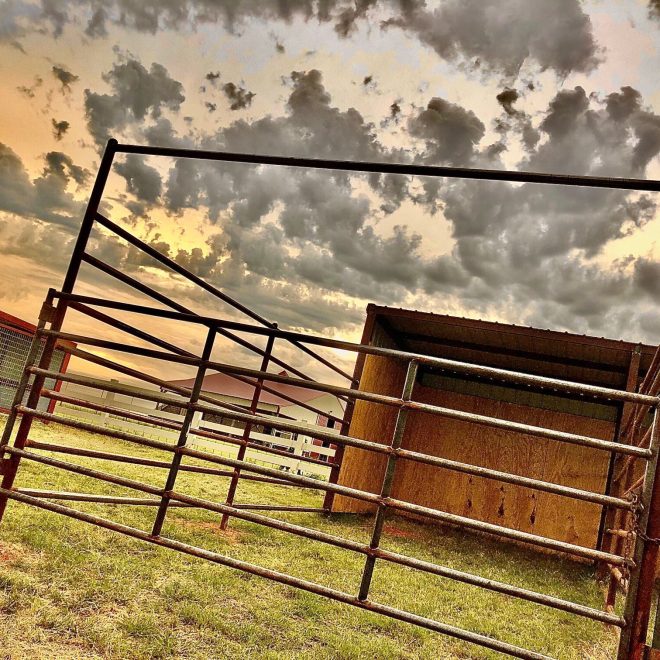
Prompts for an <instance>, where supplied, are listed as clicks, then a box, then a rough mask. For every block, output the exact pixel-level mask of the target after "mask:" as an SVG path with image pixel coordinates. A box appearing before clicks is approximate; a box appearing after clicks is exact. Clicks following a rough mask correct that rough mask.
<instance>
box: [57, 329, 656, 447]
mask: <svg viewBox="0 0 660 660" xmlns="http://www.w3.org/2000/svg"><path fill="white" fill-rule="evenodd" d="M47 332H48V334H50V336H56V337H66V338H67V340H68V341H78V342H79V343H90V344H92V345H94V346H102V347H105V348H112V349H113V350H117V351H121V350H123V351H125V352H127V353H134V354H138V355H143V356H146V357H152V358H154V359H159V360H165V361H172V362H177V361H181V362H183V363H185V364H197V365H199V364H202V363H203V364H204V366H206V367H207V368H209V369H214V370H217V371H224V370H233V371H237V372H241V373H243V372H250V373H251V374H259V377H260V378H263V379H264V380H270V381H277V382H287V383H295V384H298V385H300V382H301V381H299V380H297V379H295V378H289V377H286V376H279V375H274V374H270V373H268V372H266V371H263V372H262V371H257V370H253V369H245V368H240V367H232V365H227V364H225V363H222V362H215V361H213V360H209V361H202V360H201V359H200V358H195V359H192V358H187V357H183V356H171V355H170V354H169V353H163V352H162V351H157V350H155V349H147V348H141V347H134V346H124V345H123V344H120V343H118V342H110V341H106V340H97V339H94V338H91V337H84V336H82V335H72V334H69V333H63V332H50V331H47ZM69 338H75V339H69ZM66 350H67V352H70V353H71V354H73V355H75V354H76V351H79V350H80V349H77V348H68V349H66ZM152 379H153V377H152ZM161 382H163V383H164V382H165V381H161ZM314 389H317V390H319V391H326V392H331V393H336V392H337V391H338V390H340V391H341V392H342V393H343V394H344V396H346V397H349V398H352V399H361V400H364V401H371V402H373V403H381V404H384V405H388V406H393V407H396V408H400V409H407V410H416V411H419V412H424V413H430V414H435V415H441V416H443V417H448V418H450V419H458V420H461V421H465V422H471V423H473V424H483V425H485V426H491V427H494V428H500V429H505V430H508V431H515V432H518V433H524V434H527V435H534V436H537V437H542V438H548V439H550V440H558V441H560V442H568V443H571V444H576V445H581V446H585V447H593V448H595V449H602V450H604V451H610V452H617V453H620V454H630V455H631V456H640V457H643V458H648V457H650V455H651V453H650V451H649V450H648V449H644V448H642V447H636V446H634V445H627V444H623V443H618V442H612V441H610V440H601V439H599V438H593V437H590V436H584V435H579V434H576V433H568V432H566V431H555V430H553V429H548V428H546V427H541V426H532V425H529V424H523V423H520V422H512V421H509V420H505V419H500V418H499V417H488V416H485V415H478V414H476V413H471V412H466V411H462V410H456V409H454V408H443V407H441V406H435V405H431V404H428V403H420V402H417V401H404V400H403V399H400V398H397V397H392V396H386V395H383V394H374V393H371V392H365V391H362V390H354V389H350V388H342V387H338V386H334V385H325V384H321V383H315V384H314ZM200 399H202V397H201V396H200ZM209 399H210V400H211V401H212V402H213V403H214V404H216V405H224V404H222V403H221V402H220V403H218V402H217V401H216V400H214V399H213V398H212V397H208V396H207V397H204V398H203V400H204V401H209ZM235 408H236V406H232V408H231V410H228V411H227V412H226V413H223V414H224V415H225V416H226V417H229V418H230V419H235V420H240V421H246V422H252V421H255V420H254V415H251V414H250V413H245V412H242V410H239V411H237V412H234V409H235ZM199 409H200V410H201V409H202V407H199ZM287 424H288V423H287ZM270 426H273V427H274V428H280V429H283V430H294V431H296V432H298V431H299V430H300V427H298V428H294V427H295V426H296V425H295V423H294V422H292V423H291V424H288V427H287V426H286V425H285V424H284V423H282V422H273V423H271V424H270ZM315 434H316V433H315ZM318 436H319V437H323V435H322V433H319V434H318ZM336 437H337V438H345V437H346V436H336ZM339 441H340V440H338V442H339ZM345 444H348V443H345ZM375 451H378V450H375Z"/></svg>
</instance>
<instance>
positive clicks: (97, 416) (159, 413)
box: [56, 383, 338, 479]
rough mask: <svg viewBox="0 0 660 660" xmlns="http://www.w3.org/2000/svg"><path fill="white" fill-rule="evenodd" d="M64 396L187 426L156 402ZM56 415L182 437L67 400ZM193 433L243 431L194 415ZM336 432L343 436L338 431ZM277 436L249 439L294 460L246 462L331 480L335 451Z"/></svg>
mask: <svg viewBox="0 0 660 660" xmlns="http://www.w3.org/2000/svg"><path fill="white" fill-rule="evenodd" d="M61 393H62V394H66V395H67V396H70V397H72V398H76V399H82V400H83V401H87V402H89V403H94V404H99V405H104V406H111V407H113V408H119V409H121V410H126V411H128V412H134V413H140V414H143V415H149V416H150V417H154V418H156V419H165V420H168V421H175V422H182V421H183V415H180V414H177V413H173V412H167V411H164V410H158V408H157V404H156V403H155V402H152V401H147V400H145V399H143V398H141V397H139V396H126V395H124V394H116V393H114V392H108V391H107V390H98V389H94V388H90V387H85V386H83V385H77V384H74V383H62V389H61ZM56 413H57V414H59V415H62V416H64V417H69V418H72V419H77V420H81V421H85V422H89V423H92V424H94V425H96V426H100V427H103V428H107V429H113V430H117V431H124V432H127V433H132V434H134V435H141V436H144V437H149V438H154V439H157V440H164V441H176V440H177V439H178V437H179V432H178V431H175V430H172V429H166V428H161V427H158V426H151V425H149V424H146V423H142V422H138V421H134V420H131V419H126V418H125V417H122V416H121V415H120V414H119V413H117V414H113V413H108V412H100V411H96V410H91V409H89V408H84V407H82V406H75V405H72V404H70V403H68V402H63V401H59V402H58V403H57V408H56ZM219 414H220V413H219ZM265 421H267V418H265ZM298 423H299V424H305V425H306V426H307V427H308V428H309V430H310V434H313V432H314V429H315V428H318V427H317V426H315V425H313V424H309V423H308V422H303V421H299V422H298ZM192 428H193V429H206V430H209V431H216V432H218V433H222V434H223V435H229V436H232V437H236V438H241V437H242V435H243V429H241V428H237V427H234V426H229V425H226V424H218V423H216V422H211V421H208V420H205V419H202V413H200V412H197V413H195V415H194V417H193V422H192ZM323 430H324V431H331V432H332V431H333V430H332V429H328V428H323ZM334 432H336V433H338V431H337V430H335V431H334ZM274 433H278V435H270V434H267V433H259V432H257V431H252V432H251V433H250V440H251V441H253V442H258V443H260V444H264V445H265V446H268V447H274V448H276V449H280V450H283V451H287V452H289V453H290V454H291V457H290V458H289V457H288V456H278V455H275V454H269V453H266V452H263V451H259V450H258V449H253V448H249V449H248V450H247V453H246V460H248V461H251V462H254V463H258V464H261V465H266V466H268V467H276V468H278V469H281V470H284V471H287V472H289V471H290V472H294V473H297V474H305V475H309V476H315V477H320V478H322V479H327V478H328V477H329V476H330V467H329V465H330V464H331V463H332V460H333V458H334V455H335V450H334V449H333V448H331V447H323V446H321V445H315V444H314V438H313V435H302V434H297V433H296V434H291V433H281V434H279V433H280V432H275V431H274ZM188 446H190V447H195V448H198V449H203V450H204V451H209V452H212V453H215V454H220V455H222V456H226V457H228V458H236V456H237V454H238V450H239V447H238V446H237V445H233V444H229V443H227V442H222V441H221V440H214V439H212V438H204V437H200V436H198V435H193V434H191V435H190V436H189V438H188ZM303 456H313V457H314V458H319V459H320V460H325V461H327V462H328V466H327V467H326V466H325V465H316V464H314V463H309V462H307V461H304V460H301V458H300V457H303Z"/></svg>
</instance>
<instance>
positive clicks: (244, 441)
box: [220, 323, 277, 530]
mask: <svg viewBox="0 0 660 660" xmlns="http://www.w3.org/2000/svg"><path fill="white" fill-rule="evenodd" d="M273 326H274V327H273V329H275V330H277V323H274V324H273ZM274 343H275V336H274V335H268V341H267V343H266V349H265V351H264V355H263V358H262V360H261V367H260V369H259V371H266V369H268V363H269V362H270V357H271V355H272V353H273V344H274ZM263 384H264V379H263V378H261V377H260V378H258V379H257V382H256V384H255V386H254V394H253V395H252V402H251V404H250V414H251V415H256V414H257V411H258V409H259V399H260V398H261V388H262V387H263ZM250 433H252V422H248V423H247V424H246V425H245V428H244V429H243V436H242V438H241V445H240V447H239V448H238V454H237V455H236V460H238V461H242V460H245V454H246V452H247V445H248V442H249V441H250ZM240 478H241V471H240V469H239V468H235V469H234V473H233V474H232V476H231V481H230V482H229V489H228V490H227V498H226V500H225V504H226V505H227V506H231V505H232V504H233V503H234V497H235V496H236V490H237V488H238V480H239V479H240ZM227 525H229V516H228V515H227V514H226V513H225V514H223V516H222V520H221V521H220V529H223V530H224V529H227Z"/></svg>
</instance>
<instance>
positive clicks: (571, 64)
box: [388, 0, 598, 76]
mask: <svg viewBox="0 0 660 660" xmlns="http://www.w3.org/2000/svg"><path fill="white" fill-rule="evenodd" d="M388 24H389V25H396V26H398V27H401V28H403V29H404V30H406V31H408V32H410V33H412V34H414V35H415V36H417V37H418V38H419V39H420V40H421V41H422V42H423V43H426V44H428V45H429V46H431V47H432V48H433V49H434V50H435V51H436V52H437V53H438V55H440V56H441V57H442V58H443V59H448V60H459V61H463V62H468V63H470V64H472V65H475V64H476V65H477V66H478V67H482V68H486V69H492V70H496V71H502V72H504V73H506V74H509V75H512V74H515V73H517V72H518V71H519V69H520V67H521V66H522V64H523V63H524V62H525V60H526V59H528V58H530V59H532V60H534V61H536V62H537V64H538V65H539V66H540V67H541V68H542V69H554V70H555V71H556V72H557V73H558V74H559V75H562V76H563V75H566V74H568V73H569V72H571V71H585V72H586V71H590V70H591V69H593V68H594V67H595V66H596V65H597V63H598V49H597V46H596V43H595V40H594V37H593V32H592V26H591V22H590V20H589V17H588V16H587V15H586V14H585V13H584V11H583V9H582V6H581V3H580V2H578V0H557V1H555V2H547V1H546V0H447V1H446V2H443V3H441V4H440V5H439V6H435V5H432V4H431V3H428V5H427V4H426V3H418V4H417V5H416V6H415V7H414V8H413V9H411V10H410V11H409V12H408V13H407V15H405V16H403V17H401V18H393V19H391V20H390V21H388Z"/></svg>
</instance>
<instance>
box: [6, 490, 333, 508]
mask: <svg viewBox="0 0 660 660" xmlns="http://www.w3.org/2000/svg"><path fill="white" fill-rule="evenodd" d="M13 490H14V492H15V493H23V494H25V495H30V496H31V497H41V498H44V499H47V500H66V501H67V502H91V503H96V504H128V505H130V506H160V502H161V500H155V499H153V498H148V497H125V496H119V495H100V494H98V493H78V492H70V491H60V490H43V489H40V488H14V489H13ZM168 506H174V507H180V508H186V509H197V508H206V509H208V507H201V506H200V505H198V504H190V503H186V502H179V501H174V502H170V503H169V504H168ZM233 506H234V508H236V509H240V510H241V511H276V512H282V513H323V512H324V511H325V509H323V508H320V507H314V506H293V505H286V504H282V505H280V504H234V505H233Z"/></svg>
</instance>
